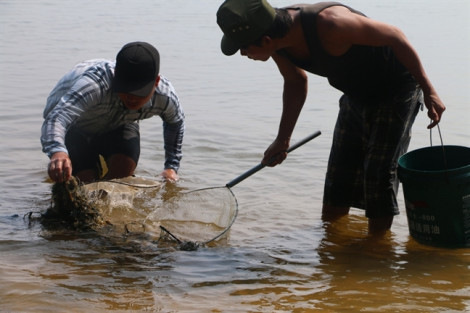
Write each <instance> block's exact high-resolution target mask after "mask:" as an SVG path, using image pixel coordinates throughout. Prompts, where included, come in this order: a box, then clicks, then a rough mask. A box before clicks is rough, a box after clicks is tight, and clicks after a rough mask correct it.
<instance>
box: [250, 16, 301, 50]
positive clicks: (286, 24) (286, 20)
mask: <svg viewBox="0 0 470 313" xmlns="http://www.w3.org/2000/svg"><path fill="white" fill-rule="evenodd" d="M274 10H275V11H276V17H275V18H274V22H273V24H272V25H271V28H269V29H268V30H267V31H266V32H265V33H264V34H263V35H261V36H260V37H259V38H258V39H256V40H255V41H254V42H253V43H252V44H253V45H255V46H261V40H262V38H263V37H264V36H268V37H271V38H282V37H284V36H285V35H286V34H287V33H288V32H289V30H290V29H291V27H292V24H294V21H293V20H292V17H291V16H290V14H289V12H288V11H287V9H283V8H282V9H279V8H275V9H274Z"/></svg>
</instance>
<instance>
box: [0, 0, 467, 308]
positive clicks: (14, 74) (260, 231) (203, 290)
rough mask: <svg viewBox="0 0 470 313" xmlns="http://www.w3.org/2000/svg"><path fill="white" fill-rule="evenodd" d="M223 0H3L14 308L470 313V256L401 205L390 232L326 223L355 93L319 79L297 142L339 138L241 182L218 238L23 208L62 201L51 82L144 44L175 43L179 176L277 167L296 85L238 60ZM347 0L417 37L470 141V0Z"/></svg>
mask: <svg viewBox="0 0 470 313" xmlns="http://www.w3.org/2000/svg"><path fill="white" fill-rule="evenodd" d="M219 3H220V1H213V0H201V1H183V0H171V1H148V0H137V1H132V2H130V1H106V2H99V1H98V2H97V1H89V0H86V1H69V0H65V1H54V0H50V1H46V0H41V1H32V0H31V1H26V0H17V1H10V0H6V1H0V20H1V21H2V22H1V26H0V38H2V40H1V41H0V91H1V94H2V100H1V101H2V111H1V113H0V120H1V123H0V135H1V138H2V139H1V145H0V149H1V152H2V153H0V177H1V178H2V179H1V180H0V186H1V190H2V192H1V193H0V311H1V312H84V311H87V312H88V311H90V310H91V311H93V312H111V311H113V312H439V313H440V312H468V311H470V250H469V249H445V248H436V247H430V246H425V245H422V244H418V243H416V242H415V241H414V240H413V239H412V238H410V236H409V232H408V223H407V220H406V215H405V211H404V204H403V199H402V198H401V199H400V205H401V210H402V212H401V213H402V214H401V215H399V216H398V217H397V218H396V220H395V222H394V224H393V227H392V231H391V233H390V234H389V235H388V236H387V237H386V238H383V239H374V238H369V237H368V236H367V234H366V231H365V230H366V220H365V218H364V217H363V214H362V212H361V211H358V210H353V211H352V213H351V215H350V216H348V217H347V218H344V219H343V220H341V221H339V222H338V223H336V224H335V225H325V224H323V223H322V222H321V221H320V208H321V197H322V189H323V177H324V174H325V168H326V162H327V158H328V151H329V146H330V143H331V137H332V130H333V126H334V121H335V116H336V113H337V98H338V97H339V94H338V93H337V92H336V91H334V90H332V89H331V88H330V87H329V86H328V85H327V83H326V81H325V80H323V79H321V78H317V77H313V76H310V78H309V90H310V93H309V98H308V101H307V103H306V105H305V108H304V111H303V113H302V116H301V118H300V120H299V122H298V126H297V128H296V131H295V133H294V138H295V139H301V138H303V137H305V136H306V135H308V134H310V133H312V132H314V131H316V130H321V131H322V133H323V134H322V135H321V136H320V137H318V138H316V139H315V140H313V141H312V142H310V143H308V144H306V145H305V146H304V147H302V148H300V149H298V150H296V151H295V152H294V153H292V155H290V157H289V158H288V160H286V161H285V162H284V163H283V164H282V165H281V166H279V167H276V168H267V169H263V170H262V171H261V172H259V173H257V174H256V175H254V176H253V177H250V178H249V179H247V180H246V181H244V182H242V183H240V184H239V185H237V186H236V187H234V188H233V191H234V193H235V195H236V197H237V200H238V202H239V209H240V211H239V215H238V218H237V220H236V222H235V224H234V225H233V227H232V229H231V232H230V236H229V238H227V239H226V240H224V241H221V242H219V243H218V244H216V245H211V246H209V247H201V248H199V249H198V250H197V251H181V250H179V249H176V248H175V247H174V246H172V245H160V244H157V243H156V242H155V241H154V238H152V236H150V235H149V234H146V233H145V232H136V233H131V234H127V235H124V234H123V233H120V232H110V231H102V232H98V233H84V232H64V231H48V230H45V229H43V228H42V227H41V226H40V225H38V224H37V223H32V224H29V223H28V221H27V220H25V219H24V218H23V216H24V214H26V213H28V212H30V211H35V212H42V211H45V210H46V209H47V208H48V207H49V205H50V198H51V197H50V196H51V194H50V188H51V185H50V183H49V182H48V181H47V179H46V172H45V168H46V165H47V159H46V157H45V156H44V155H43V154H42V153H41V151H40V144H39V131H40V126H41V123H42V117H41V114H42V110H43V107H44V103H45V98H46V96H47V94H48V92H49V91H50V89H51V88H52V87H53V86H54V84H55V83H56V81H57V80H58V79H59V77H60V76H61V75H62V74H63V73H64V72H65V71H66V70H67V69H68V68H70V67H71V66H72V65H73V64H75V63H76V62H78V61H80V60H83V59H89V58H97V57H106V58H114V56H115V54H116V52H117V51H118V50H119V49H120V47H121V46H122V45H123V44H125V43H126V42H128V41H134V40H145V41H149V42H152V43H154V44H155V45H156V46H157V47H158V49H159V50H160V53H161V56H162V66H161V70H162V73H163V74H164V75H165V76H167V77H168V78H169V79H170V80H171V81H172V82H173V83H174V85H175V88H176V89H177V91H178V93H179V96H180V98H181V102H182V104H183V106H184V109H185V112H186V116H187V121H188V124H187V135H186V138H185V146H184V153H185V155H184V159H183V163H182V169H181V172H180V175H181V181H180V182H179V187H181V188H183V189H188V190H190V189H196V188H200V187H208V186H221V185H224V184H225V183H227V182H228V181H230V180H231V179H233V178H235V177H236V176H238V175H240V174H241V173H243V172H245V171H246V170H248V169H249V168H251V167H252V166H254V165H256V164H257V163H258V162H259V161H260V159H261V155H262V153H263V151H264V149H265V148H266V147H267V146H268V145H269V144H270V142H271V140H272V139H273V136H274V134H275V131H276V128H277V125H278V118H279V115H280V109H281V104H280V96H281V80H280V77H279V75H278V74H277V73H276V71H277V70H276V69H275V66H274V64H273V62H266V63H260V62H253V61H251V60H247V59H245V58H242V57H239V56H234V57H230V58H229V57H225V56H223V55H222V53H221V52H220V51H219V43H220V37H221V33H220V30H219V29H218V27H217V25H216V23H215V12H216V10H217V7H218V5H219ZM347 3H348V4H349V5H351V6H353V7H355V8H357V9H359V10H361V11H363V12H364V13H366V14H368V15H369V16H371V17H374V18H377V19H381V20H384V21H387V22H390V23H393V24H396V25H398V26H400V27H401V28H402V29H403V30H404V31H405V32H406V33H407V35H408V37H409V38H410V40H411V41H412V42H413V43H414V45H415V46H416V48H417V50H418V51H419V52H420V55H421V57H422V60H423V63H424V65H425V66H426V68H427V71H428V74H429V76H430V77H431V79H432V80H433V82H434V84H435V86H436V88H437V89H438V90H439V92H440V95H441V97H442V98H443V100H444V101H445V103H446V104H447V106H448V110H447V111H446V114H445V116H444V120H443V121H442V123H441V131H442V133H443V138H444V143H446V144H454V145H462V146H468V145H469V142H470V141H469V139H470V133H469V131H468V120H469V118H470V110H469V106H468V104H469V103H470V97H469V93H468V92H467V89H468V86H469V82H470V60H469V58H468V53H467V52H468V50H469V48H470V38H469V34H470V23H469V20H470V19H469V14H470V13H469V12H470V8H469V5H470V4H469V2H468V1H466V0H455V1H452V2H451V3H452V5H445V6H443V5H442V2H438V1H434V0H432V1H430V0H426V1H424V0H412V1H395V2H390V1H389V2H387V3H382V2H377V1H373V0H355V1H352V0H351V1H347ZM273 4H275V5H282V4H284V1H273ZM446 4H447V3H446ZM427 122H428V121H427V118H426V114H424V113H421V114H420V115H419V116H418V119H417V122H416V124H415V126H414V129H413V131H414V137H413V140H412V143H411V147H410V149H415V148H419V147H423V146H427V145H429V132H428V131H427V130H426V129H425V127H426V125H427ZM433 135H434V138H435V139H434V142H437V141H438V137H437V136H436V134H435V133H434V134H433ZM142 141H143V149H142V154H141V155H142V157H141V161H140V164H139V170H138V173H137V174H139V175H141V176H145V177H154V176H155V175H156V174H157V173H159V172H160V169H161V166H162V164H163V161H162V153H161V150H160V147H161V145H162V140H161V122H160V121H159V120H158V119H154V120H148V121H145V122H143V123H142ZM155 147H157V151H156V150H155Z"/></svg>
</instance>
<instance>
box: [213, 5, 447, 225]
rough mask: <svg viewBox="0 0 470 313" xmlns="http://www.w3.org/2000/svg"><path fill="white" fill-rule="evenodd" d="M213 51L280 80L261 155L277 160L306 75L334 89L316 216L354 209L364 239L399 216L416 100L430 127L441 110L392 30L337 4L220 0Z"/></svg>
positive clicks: (406, 45)
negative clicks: (252, 63) (272, 131)
mask: <svg viewBox="0 0 470 313" xmlns="http://www.w3.org/2000/svg"><path fill="white" fill-rule="evenodd" d="M217 23H218V24H219V27H220V28H221V30H222V31H223V33H224V35H223V38H222V42H221V48H222V52H223V53H224V54H226V55H233V54H235V53H236V52H237V51H238V50H240V53H241V55H243V56H247V57H248V58H250V59H253V60H260V61H266V60H268V59H270V58H272V59H273V60H274V62H275V63H276V65H277V66H278V68H279V71H280V73H281V75H282V76H283V78H284V91H283V97H282V99H283V112H282V117H281V122H280V126H279V131H278V135H277V137H276V139H275V140H274V142H273V143H272V144H271V145H270V146H269V148H268V149H267V150H266V152H265V154H264V158H263V160H262V163H264V164H266V163H267V161H268V160H270V159H271V158H272V157H273V156H275V157H276V158H277V161H275V162H274V163H272V165H273V166H274V165H276V164H279V163H281V162H282V161H283V160H284V159H285V158H286V156H287V153H286V150H287V148H288V147H289V142H290V138H291V135H292V132H293V130H294V127H295V124H296V121H297V119H298V116H299V114H300V111H301V109H302V107H303V105H304V102H305V99H306V96H307V75H306V73H305V71H307V72H311V73H313V74H316V75H320V76H323V77H326V78H327V79H328V82H329V83H330V85H332V86H333V87H335V88H337V89H339V90H340V91H342V92H343V96H342V97H341V99H340V111H339V115H338V120H337V123H336V127H335V134H334V139H333V145H332V149H331V153H330V159H329V164H328V169H327V174H326V180H325V190H324V198H323V218H324V219H325V220H329V221H332V220H335V219H337V218H339V217H341V216H343V215H345V214H347V213H348V212H349V208H350V207H356V208H362V209H364V210H365V211H366V216H367V217H368V218H369V231H370V232H371V233H384V232H385V231H386V230H388V229H389V228H390V227H391V224H392V221H393V216H394V215H396V214H398V212H399V211H398V205H397V201H396V194H397V189H398V179H397V176H396V167H397V160H398V157H399V156H400V155H401V154H403V153H404V152H406V149H407V148H408V144H409V141H410V135H411V126H412V124H413V122H414V119H415V116H416V114H417V112H418V108H419V107H420V101H421V97H422V95H424V104H425V105H426V107H427V109H428V116H429V118H430V119H431V124H430V125H429V126H428V127H429V128H432V127H434V126H435V125H436V124H437V123H439V121H440V119H441V115H442V113H443V112H444V110H445V106H444V104H443V103H442V101H441V100H440V99H439V96H438V94H437V92H436V90H435V89H434V87H433V86H432V84H431V82H430V80H429V79H428V77H427V75H426V73H425V71H424V69H423V67H422V65H421V62H420V59H419V57H418V55H417V53H416V51H415V50H414V49H413V47H412V46H411V44H410V43H409V41H408V40H407V38H406V37H405V35H404V34H403V33H402V32H401V31H400V30H399V29H398V28H396V27H394V26H392V25H388V24H385V23H381V22H378V21H374V20H372V19H370V18H367V17H366V16H364V15H363V14H362V13H360V12H359V11H356V10H354V9H352V8H350V7H348V6H345V5H342V4H340V3H337V2H320V3H316V4H309V5H295V6H291V7H286V8H282V9H274V8H273V7H272V6H271V5H270V4H269V3H268V2H267V1H266V0H226V1H225V2H224V3H223V4H222V5H221V6H220V8H219V10H218V12H217Z"/></svg>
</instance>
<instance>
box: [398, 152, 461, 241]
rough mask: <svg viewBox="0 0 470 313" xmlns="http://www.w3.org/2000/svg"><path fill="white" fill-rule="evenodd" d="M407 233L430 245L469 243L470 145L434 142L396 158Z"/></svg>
mask: <svg viewBox="0 0 470 313" xmlns="http://www.w3.org/2000/svg"><path fill="white" fill-rule="evenodd" d="M398 178H399V179H400V181H401V182H402V185H403V195H404V198H405V206H406V216H407V218H408V228H409V231H410V235H411V236H412V237H413V238H414V239H415V240H416V241H418V242H420V243H423V244H428V245H432V246H445V247H470V148H467V147H462V146H433V147H427V148H422V149H418V150H414V151H411V152H408V153H406V154H404V155H403V156H401V157H400V159H399V160H398Z"/></svg>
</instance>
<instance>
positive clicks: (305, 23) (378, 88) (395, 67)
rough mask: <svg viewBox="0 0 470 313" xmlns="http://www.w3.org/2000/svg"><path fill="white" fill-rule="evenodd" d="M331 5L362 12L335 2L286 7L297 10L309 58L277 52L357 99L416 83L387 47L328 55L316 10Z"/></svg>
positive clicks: (386, 93)
mask: <svg viewBox="0 0 470 313" xmlns="http://www.w3.org/2000/svg"><path fill="white" fill-rule="evenodd" d="M335 5H341V6H344V7H347V8H348V9H349V10H351V11H352V12H354V13H356V14H361V15H364V14H362V13H361V12H359V11H356V10H354V9H352V8H350V7H348V6H346V5H343V4H340V3H338V2H320V3H316V4H312V5H297V6H295V7H289V9H297V10H299V11H300V19H301V25H302V29H303V32H304V36H305V40H306V42H307V45H308V48H309V50H310V59H309V60H306V61H300V60H296V59H295V58H293V57H292V56H290V55H289V54H288V53H287V52H286V51H284V50H280V51H278V53H280V54H281V55H284V56H285V57H287V58H288V59H289V60H290V61H291V62H292V63H294V64H295V65H296V66H298V67H300V68H302V69H304V70H306V71H308V72H310V73H313V74H317V75H320V76H324V77H327V78H328V82H329V83H330V85H331V86H333V87H335V88H337V89H339V90H341V91H342V92H344V93H345V94H347V95H349V96H351V97H354V98H358V99H361V100H374V99H378V98H384V97H388V96H390V95H391V94H393V93H394V92H396V91H397V90H398V89H400V88H402V87H403V86H405V85H408V84H410V83H411V85H414V86H416V82H415V81H414V79H413V77H412V76H411V74H410V73H409V72H408V71H407V70H406V69H405V67H404V66H403V65H402V64H401V63H400V62H399V61H398V60H397V58H396V57H395V55H394V53H393V52H392V49H391V48H390V47H385V46H384V47H372V46H359V45H353V46H352V47H351V48H350V49H349V50H348V51H347V52H346V53H344V54H343V55H340V56H332V55H330V54H328V53H327V52H326V51H325V50H324V49H323V47H322V45H321V43H320V41H319V38H318V35H317V23H316V18H317V15H318V13H319V12H321V11H322V10H324V9H326V8H328V7H331V6H335Z"/></svg>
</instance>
